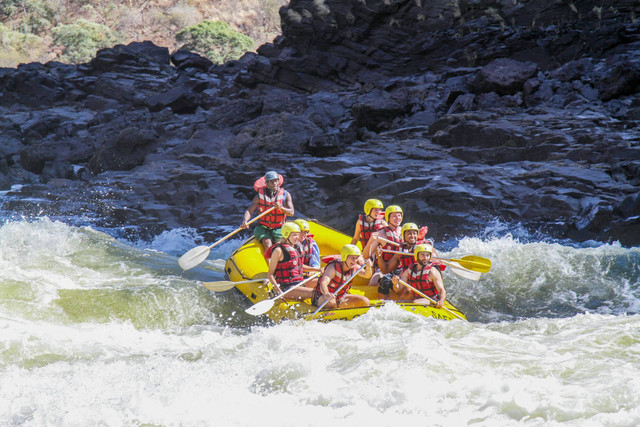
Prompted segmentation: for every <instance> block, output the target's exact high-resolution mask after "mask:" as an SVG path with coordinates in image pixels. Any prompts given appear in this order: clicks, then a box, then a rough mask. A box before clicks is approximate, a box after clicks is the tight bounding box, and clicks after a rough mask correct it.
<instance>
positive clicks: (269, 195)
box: [240, 171, 295, 250]
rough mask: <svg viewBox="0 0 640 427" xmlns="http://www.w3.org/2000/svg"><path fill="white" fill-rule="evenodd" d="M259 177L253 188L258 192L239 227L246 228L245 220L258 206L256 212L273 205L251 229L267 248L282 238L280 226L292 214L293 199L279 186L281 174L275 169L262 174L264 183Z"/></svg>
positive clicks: (281, 179) (247, 219)
mask: <svg viewBox="0 0 640 427" xmlns="http://www.w3.org/2000/svg"><path fill="white" fill-rule="evenodd" d="M260 181H261V179H259V180H258V181H256V183H255V184H254V186H253V188H255V189H256V191H257V192H258V194H256V196H255V197H254V198H253V200H252V201H251V204H250V205H249V207H248V208H247V210H246V211H244V218H243V220H242V224H240V227H242V228H248V226H247V222H248V221H249V220H250V219H251V215H252V214H253V211H255V210H256V208H258V212H259V213H262V212H264V211H266V210H267V209H269V208H270V207H272V206H275V208H276V209H275V210H274V211H271V212H270V213H268V214H267V215H265V216H263V217H262V218H260V219H259V220H258V225H256V227H255V229H254V230H253V235H254V237H255V238H256V240H258V241H259V242H260V243H262V246H263V247H264V249H265V250H266V249H268V248H269V247H270V246H271V245H273V244H274V242H278V241H280V239H282V232H281V230H280V229H281V228H282V225H283V224H284V223H285V221H286V219H287V216H293V215H294V213H295V211H294V209H293V200H292V198H291V193H289V192H288V191H287V190H285V189H284V188H282V187H281V185H282V183H283V182H284V178H282V175H280V174H278V173H277V172H276V171H269V172H267V173H266V174H265V175H264V182H265V184H264V185H262V184H261V182H260Z"/></svg>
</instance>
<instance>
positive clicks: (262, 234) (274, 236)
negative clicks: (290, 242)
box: [253, 224, 282, 243]
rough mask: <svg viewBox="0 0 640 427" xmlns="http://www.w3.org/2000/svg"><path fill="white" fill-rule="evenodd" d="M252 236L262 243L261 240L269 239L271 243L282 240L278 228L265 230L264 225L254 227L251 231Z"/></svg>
mask: <svg viewBox="0 0 640 427" xmlns="http://www.w3.org/2000/svg"><path fill="white" fill-rule="evenodd" d="M253 236H254V237H255V238H256V240H257V241H258V242H262V240H263V239H271V242H272V243H276V242H277V241H279V240H280V239H282V231H281V229H280V228H267V227H265V226H264V225H260V224H258V225H256V228H254V229H253Z"/></svg>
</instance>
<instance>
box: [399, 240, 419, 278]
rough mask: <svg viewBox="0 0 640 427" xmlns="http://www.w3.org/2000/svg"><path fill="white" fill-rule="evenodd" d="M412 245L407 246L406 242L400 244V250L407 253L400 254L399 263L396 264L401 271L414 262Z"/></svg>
mask: <svg viewBox="0 0 640 427" xmlns="http://www.w3.org/2000/svg"><path fill="white" fill-rule="evenodd" d="M414 247H415V245H411V246H409V245H408V244H406V243H403V244H402V246H400V248H401V251H403V252H406V253H407V254H406V255H400V264H399V265H398V269H400V271H401V272H402V271H404V270H406V269H407V268H409V267H411V266H412V265H413V264H415V262H416V259H415V256H414V255H413V248H414Z"/></svg>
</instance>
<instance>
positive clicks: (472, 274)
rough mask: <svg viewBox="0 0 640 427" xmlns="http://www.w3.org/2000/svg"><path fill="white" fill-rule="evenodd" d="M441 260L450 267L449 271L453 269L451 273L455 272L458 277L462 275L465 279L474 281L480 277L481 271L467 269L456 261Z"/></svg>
mask: <svg viewBox="0 0 640 427" xmlns="http://www.w3.org/2000/svg"><path fill="white" fill-rule="evenodd" d="M441 262H442V263H443V264H444V265H446V266H447V267H449V268H451V271H453V274H456V275H458V276H460V277H464V278H465V279H469V280H473V281H474V282H477V281H478V280H480V278H481V277H482V273H480V272H479V271H471V270H467V269H466V268H464V267H462V266H461V265H460V264H458V263H457V262H449V261H442V260H441Z"/></svg>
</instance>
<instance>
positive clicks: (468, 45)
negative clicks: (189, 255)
mask: <svg viewBox="0 0 640 427" xmlns="http://www.w3.org/2000/svg"><path fill="white" fill-rule="evenodd" d="M280 15H281V17H282V29H283V34H282V35H281V36H279V37H277V38H276V39H275V40H274V42H273V43H270V44H266V45H264V46H261V47H260V48H259V49H258V50H257V53H248V54H246V55H244V56H243V57H242V58H241V59H240V60H238V61H231V62H229V63H227V64H224V65H221V66H217V65H213V64H211V63H210V62H209V61H208V60H207V59H206V58H203V57H201V56H199V55H197V54H195V53H190V52H185V51H176V52H174V53H173V54H172V55H169V52H168V50H167V49H166V48H162V47H158V46H154V45H153V44H151V43H148V42H144V43H132V44H130V45H128V46H123V45H117V46H115V47H113V48H111V49H103V50H101V51H99V52H98V54H97V56H96V58H95V59H94V60H93V61H91V62H90V63H88V64H83V65H78V66H71V65H64V64H59V63H53V62H52V63H48V64H26V65H21V66H19V67H18V68H17V69H0V93H1V96H0V112H1V114H0V144H1V145H2V147H1V148H0V189H8V188H10V187H11V186H12V185H14V184H21V185H22V187H21V189H19V190H14V191H10V192H9V193H8V194H7V195H6V197H5V200H4V202H3V205H2V207H3V209H4V210H5V211H10V212H17V213H21V214H24V215H56V216H60V215H62V216H73V215H79V216H82V217H83V218H85V217H86V215H87V213H88V212H93V213H94V214H95V215H96V217H98V220H99V223H100V224H101V225H106V226H112V227H117V226H122V225H127V226H128V225H137V226H139V227H138V228H137V229H138V230H139V231H140V232H141V233H143V234H145V235H146V236H151V235H153V234H155V233H158V232H161V231H163V230H165V229H167V228H176V227H195V228H197V229H198V230H199V231H201V232H204V233H211V236H208V237H212V238H213V237H215V236H219V235H221V234H222V233H223V232H225V231H227V229H228V228H230V227H235V225H236V224H238V223H239V222H240V220H241V212H242V211H243V210H244V208H245V207H246V206H247V205H248V204H249V201H250V200H251V198H252V197H253V195H254V191H253V189H252V188H251V184H252V183H253V180H254V179H256V178H257V177H259V176H260V175H262V174H263V173H264V172H265V171H266V170H269V169H276V170H278V171H279V172H281V173H282V174H283V175H284V176H285V186H286V187H287V188H288V189H289V190H290V191H291V192H292V194H293V197H294V203H295V206H296V211H297V212H298V213H299V214H300V215H304V216H308V217H315V218H318V219H320V220H321V221H323V222H326V223H329V224H330V225H333V226H335V227H337V228H340V229H342V230H343V231H347V232H349V233H350V232H351V231H352V229H353V224H354V220H355V217H356V215H357V213H358V212H360V211H361V209H362V203H363V202H364V201H365V200H366V199H367V198H370V197H376V198H379V199H381V200H383V202H384V203H385V204H390V203H394V204H400V205H401V206H402V207H403V208H404V210H405V213H406V215H405V217H406V220H411V221H414V222H417V223H419V224H427V225H429V229H430V234H429V235H430V236H431V237H433V238H435V239H437V240H438V239H445V238H447V237H452V236H460V235H469V234H479V233H482V232H483V230H484V229H485V227H486V225H487V224H492V223H495V221H496V220H499V221H502V222H506V223H508V224H519V225H522V226H524V227H526V228H528V229H529V230H531V231H534V232H537V233H540V235H549V236H553V237H560V238H570V239H574V240H580V241H582V240H588V239H597V240H602V241H612V240H619V241H621V242H622V243H623V244H625V245H637V244H639V243H640V211H639V209H640V202H639V200H640V196H639V194H640V178H639V177H640V130H639V129H640V127H639V126H638V125H639V120H640V95H639V93H638V91H639V89H640V65H639V64H640V54H639V53H638V52H640V37H639V35H638V34H639V24H638V21H637V19H636V17H637V16H640V4H639V3H638V2H637V1H632V0H621V1H612V0H609V1H606V0H605V1H597V2H596V1H595V0H587V1H576V2H566V1H557V0H540V1H536V2H514V1H498V0H476V1H463V0H461V1H451V0H434V1H426V0H367V1H346V0H292V1H291V2H290V3H289V4H288V5H287V6H286V7H283V8H281V10H280ZM14 188H15V187H14ZM225 227H226V228H225ZM127 229H128V228H127Z"/></svg>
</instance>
